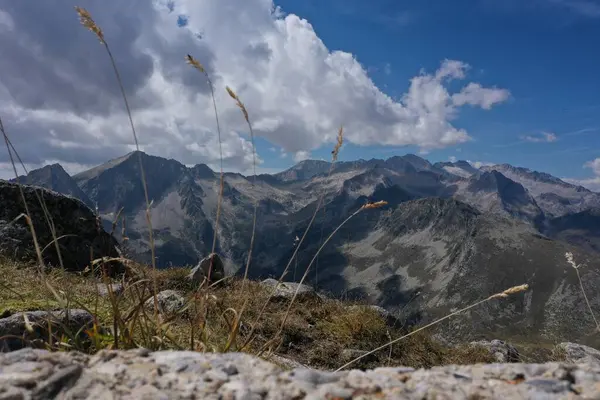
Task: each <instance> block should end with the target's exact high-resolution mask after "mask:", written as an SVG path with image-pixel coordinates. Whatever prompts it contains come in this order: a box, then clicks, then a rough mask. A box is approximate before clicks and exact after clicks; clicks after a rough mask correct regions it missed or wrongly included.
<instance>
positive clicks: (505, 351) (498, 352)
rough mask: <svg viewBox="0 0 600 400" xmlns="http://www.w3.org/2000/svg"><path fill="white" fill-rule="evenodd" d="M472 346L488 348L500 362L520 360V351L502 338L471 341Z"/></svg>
mask: <svg viewBox="0 0 600 400" xmlns="http://www.w3.org/2000/svg"><path fill="white" fill-rule="evenodd" d="M470 344H471V346H478V347H484V348H486V349H487V350H488V351H489V352H490V354H491V355H492V356H494V358H495V359H496V361H497V362H499V363H511V362H519V361H520V355H519V351H518V350H517V349H516V348H515V347H514V346H513V345H511V344H509V343H506V342H504V341H502V340H498V339H494V340H492V341H488V340H480V341H477V342H471V343H470Z"/></svg>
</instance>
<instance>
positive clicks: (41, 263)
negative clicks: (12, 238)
mask: <svg viewBox="0 0 600 400" xmlns="http://www.w3.org/2000/svg"><path fill="white" fill-rule="evenodd" d="M0 131H2V136H3V137H4V143H5V144H6V150H7V151H8V156H9V157H10V164H11V165H12V168H13V172H14V174H15V179H16V180H17V185H18V186H19V192H20V193H21V200H23V206H24V207H25V220H26V221H27V225H28V226H29V230H30V231H31V236H32V239H33V246H34V248H35V254H36V256H37V259H38V263H39V268H40V270H41V271H43V270H44V269H45V265H44V259H43V258H42V250H41V249H40V245H39V243H38V240H37V235H36V234H35V227H34V226H33V221H32V220H31V213H30V212H29V206H28V205H27V200H26V199H25V192H24V191H23V187H22V186H21V185H20V184H19V173H18V172H17V166H16V165H15V159H14V157H13V153H12V151H11V148H10V141H9V139H8V135H7V134H6V130H5V129H4V123H3V122H2V118H1V117H0Z"/></svg>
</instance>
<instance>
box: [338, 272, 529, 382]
mask: <svg viewBox="0 0 600 400" xmlns="http://www.w3.org/2000/svg"><path fill="white" fill-rule="evenodd" d="M528 289H529V285H527V284H524V285H519V286H513V287H511V288H508V289H506V290H504V291H503V292H500V293H496V294H493V295H491V296H490V297H488V298H485V299H483V300H480V301H478V302H476V303H473V304H471V305H470V306H467V307H465V308H461V309H460V310H457V311H455V312H453V313H450V314H448V315H446V316H445V317H442V318H440V319H437V320H435V321H433V322H431V323H429V324H427V325H425V326H422V327H420V328H419V329H415V330H414V331H412V332H410V333H407V334H406V335H404V336H401V337H399V338H397V339H394V340H392V341H390V342H388V343H386V344H384V345H383V346H379V347H377V348H376V349H373V350H371V351H369V352H367V353H365V354H362V355H361V356H360V357H356V358H355V359H353V360H352V361H349V362H347V363H346V364H344V365H342V366H341V367H339V368H338V369H336V370H335V371H334V372H338V371H341V370H343V369H344V368H347V367H349V366H350V365H352V364H354V363H355V362H357V361H359V360H361V359H363V358H365V357H368V356H370V355H371V354H374V353H377V352H378V351H380V350H383V349H385V348H386V347H388V346H391V345H393V344H395V343H398V342H399V341H401V340H402V339H405V338H407V337H409V336H412V335H414V334H415V333H418V332H421V331H422V330H424V329H427V328H430V327H432V326H433V325H436V324H439V323H440V322H442V321H444V320H446V319H448V318H450V317H453V316H455V315H457V314H460V313H463V312H465V311H468V310H470V309H471V308H473V307H477V306H478V305H480V304H483V303H486V302H488V301H490V300H493V299H498V298H505V297H508V296H509V295H511V294H515V293H520V292H524V291H526V290H528Z"/></svg>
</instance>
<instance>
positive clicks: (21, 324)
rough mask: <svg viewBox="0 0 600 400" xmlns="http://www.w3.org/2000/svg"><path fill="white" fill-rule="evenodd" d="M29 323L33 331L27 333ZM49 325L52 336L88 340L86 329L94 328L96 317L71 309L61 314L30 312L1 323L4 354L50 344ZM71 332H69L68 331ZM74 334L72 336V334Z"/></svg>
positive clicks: (11, 317)
mask: <svg viewBox="0 0 600 400" xmlns="http://www.w3.org/2000/svg"><path fill="white" fill-rule="evenodd" d="M25 316H26V317H27V321H29V323H30V324H31V331H29V330H28V329H27V323H26V321H25ZM48 321H50V323H51V327H52V335H53V337H55V338H60V336H61V335H62V334H64V333H66V334H68V335H69V336H70V335H76V334H79V336H80V337H82V336H84V333H83V328H89V327H91V326H92V325H93V321H94V317H93V316H92V315H91V314H90V313H89V312H87V311H85V310H80V309H70V310H67V312H65V310H60V311H28V312H24V313H23V312H19V313H15V314H13V315H11V316H9V317H6V318H2V319H0V352H7V351H14V350H18V349H21V348H23V347H26V346H30V345H36V344H41V343H46V342H47V341H48ZM67 330H68V331H67ZM69 332H70V334H69Z"/></svg>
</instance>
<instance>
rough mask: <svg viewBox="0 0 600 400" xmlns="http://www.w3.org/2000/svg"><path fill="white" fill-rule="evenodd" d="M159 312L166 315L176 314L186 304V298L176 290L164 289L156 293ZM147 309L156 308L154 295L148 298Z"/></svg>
mask: <svg viewBox="0 0 600 400" xmlns="http://www.w3.org/2000/svg"><path fill="white" fill-rule="evenodd" d="M156 301H157V303H158V312H159V313H160V314H162V315H164V316H172V315H174V314H176V313H177V312H178V311H179V310H181V309H182V308H183V306H184V305H185V298H184V297H183V296H182V295H181V293H179V292H178V291H176V290H163V291H162V292H160V293H158V294H157V295H156ZM145 306H146V308H147V309H154V296H150V298H149V299H148V300H146V303H145Z"/></svg>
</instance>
